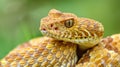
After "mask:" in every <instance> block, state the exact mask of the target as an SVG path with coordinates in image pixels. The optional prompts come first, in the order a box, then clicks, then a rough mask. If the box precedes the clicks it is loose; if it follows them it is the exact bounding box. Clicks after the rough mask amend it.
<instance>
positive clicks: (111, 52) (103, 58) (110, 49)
mask: <svg viewBox="0 0 120 67" xmlns="http://www.w3.org/2000/svg"><path fill="white" fill-rule="evenodd" d="M76 67H120V34H115V35H112V36H111V37H107V38H104V39H102V41H101V42H100V43H99V44H98V46H96V47H94V48H92V49H91V50H88V51H87V53H85V54H84V55H83V57H82V58H81V59H80V60H79V62H78V64H77V66H76Z"/></svg>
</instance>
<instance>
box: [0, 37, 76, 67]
mask: <svg viewBox="0 0 120 67" xmlns="http://www.w3.org/2000/svg"><path fill="white" fill-rule="evenodd" d="M76 47H77V46H76V45H75V44H72V43H70V42H64V41H59V40H55V39H53V38H49V37H41V38H35V39H32V40H30V41H29V42H27V43H24V44H22V45H20V46H18V47H17V48H15V49H14V50H12V51H11V52H10V53H9V54H8V55H7V56H6V57H4V58H3V59H2V60H1V66H0V67H74V65H75V63H76V61H77V55H76Z"/></svg>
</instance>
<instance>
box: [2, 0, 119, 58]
mask: <svg viewBox="0 0 120 67" xmlns="http://www.w3.org/2000/svg"><path fill="white" fill-rule="evenodd" d="M119 4H120V0H0V58H2V57H4V56H5V55H6V54H7V53H8V52H9V51H10V50H12V49H13V48H15V47H16V46H17V45H18V44H20V43H23V42H25V41H28V40H30V39H32V38H35V37H39V36H41V33H40V31H39V21H40V19H41V18H42V17H44V16H46V15H47V13H48V11H49V10H50V9H52V8H55V9H58V10H61V11H63V12H72V13H74V14H77V15H78V16H80V17H87V18H92V19H95V20H98V21H100V22H101V23H102V24H103V25H104V28H105V34H104V37H105V36H108V35H112V34H115V33H119V32H120V30H119V28H120V5H119Z"/></svg>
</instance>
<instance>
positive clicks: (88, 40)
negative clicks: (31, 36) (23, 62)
mask: <svg viewBox="0 0 120 67" xmlns="http://www.w3.org/2000/svg"><path fill="white" fill-rule="evenodd" d="M40 22H41V24H40V30H41V32H42V33H43V35H45V36H49V37H52V38H56V39H58V40H64V41H68V42H72V43H75V44H79V46H80V48H82V49H87V48H90V47H93V46H94V45H96V44H97V43H98V42H99V41H100V39H101V38H102V36H103V32H104V28H103V26H102V24H101V23H99V22H98V21H95V20H93V19H88V18H79V17H77V16H76V15H75V14H72V13H63V12H60V11H58V10H56V9H52V10H50V11H49V13H48V16H47V17H44V18H42V19H41V21H40Z"/></svg>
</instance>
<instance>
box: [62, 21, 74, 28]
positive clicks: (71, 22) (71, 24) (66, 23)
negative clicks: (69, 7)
mask: <svg viewBox="0 0 120 67" xmlns="http://www.w3.org/2000/svg"><path fill="white" fill-rule="evenodd" d="M73 24H74V20H72V19H70V20H66V21H65V23H64V25H65V26H66V27H67V28H70V27H72V26H73Z"/></svg>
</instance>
